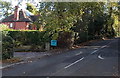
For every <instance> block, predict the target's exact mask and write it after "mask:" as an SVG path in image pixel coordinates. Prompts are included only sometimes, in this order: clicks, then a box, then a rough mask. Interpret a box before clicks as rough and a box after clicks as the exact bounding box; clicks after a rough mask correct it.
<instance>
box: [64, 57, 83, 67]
mask: <svg viewBox="0 0 120 78" xmlns="http://www.w3.org/2000/svg"><path fill="white" fill-rule="evenodd" d="M83 59H84V57H82V58H81V59H79V60H77V61H75V62H73V63H71V64H70V65H68V66H65V67H64V68H65V69H67V68H68V67H70V66H72V65H74V64H76V63H78V62H79V61H81V60H83Z"/></svg>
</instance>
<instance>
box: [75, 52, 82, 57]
mask: <svg viewBox="0 0 120 78" xmlns="http://www.w3.org/2000/svg"><path fill="white" fill-rule="evenodd" d="M82 53H83V52H79V53H77V54H75V55H76V56H77V55H80V54H82Z"/></svg>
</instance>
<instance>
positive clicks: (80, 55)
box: [2, 38, 120, 76]
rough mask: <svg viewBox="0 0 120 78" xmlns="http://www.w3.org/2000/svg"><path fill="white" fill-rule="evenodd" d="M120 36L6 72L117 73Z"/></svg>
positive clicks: (12, 73) (111, 74) (44, 73)
mask: <svg viewBox="0 0 120 78" xmlns="http://www.w3.org/2000/svg"><path fill="white" fill-rule="evenodd" d="M119 39H120V38H116V39H111V40H103V41H99V42H96V43H91V44H88V45H86V46H84V47H82V48H79V49H76V50H71V51H68V52H65V53H61V54H56V55H52V56H47V57H44V58H41V59H38V60H36V61H31V62H29V63H25V64H20V65H14V66H11V67H9V68H5V69H3V71H2V72H3V73H2V75H3V76H118V73H119V71H118V68H119V64H118V63H120V61H119V58H118V57H119V56H118V55H120V54H119V53H120V50H119V49H120V45H119V44H120V41H119Z"/></svg>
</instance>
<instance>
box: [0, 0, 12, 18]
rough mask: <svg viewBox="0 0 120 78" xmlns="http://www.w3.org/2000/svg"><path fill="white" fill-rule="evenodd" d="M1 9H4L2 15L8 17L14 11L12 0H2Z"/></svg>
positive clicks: (0, 2)
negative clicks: (10, 0)
mask: <svg viewBox="0 0 120 78" xmlns="http://www.w3.org/2000/svg"><path fill="white" fill-rule="evenodd" d="M0 10H1V11H2V12H1V14H0V15H2V16H4V17H7V16H9V15H10V14H11V13H12V10H13V9H12V7H11V3H10V2H6V1H1V0H0Z"/></svg>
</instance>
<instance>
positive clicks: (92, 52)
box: [91, 49, 99, 54]
mask: <svg viewBox="0 0 120 78" xmlns="http://www.w3.org/2000/svg"><path fill="white" fill-rule="evenodd" d="M98 50H99V49H98ZM98 50H95V51H93V52H92V53H91V54H94V53H96V52H97V51H98Z"/></svg>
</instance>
